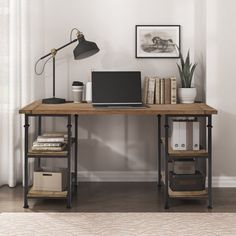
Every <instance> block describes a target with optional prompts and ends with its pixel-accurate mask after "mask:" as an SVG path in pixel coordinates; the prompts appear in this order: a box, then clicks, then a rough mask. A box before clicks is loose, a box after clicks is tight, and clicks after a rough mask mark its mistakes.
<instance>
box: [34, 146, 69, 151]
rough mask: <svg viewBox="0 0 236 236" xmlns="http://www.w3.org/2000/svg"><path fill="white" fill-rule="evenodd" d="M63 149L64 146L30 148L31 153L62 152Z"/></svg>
mask: <svg viewBox="0 0 236 236" xmlns="http://www.w3.org/2000/svg"><path fill="white" fill-rule="evenodd" d="M64 149H65V145H64V146H62V147H35V146H33V147H32V150H33V151H63V150H64Z"/></svg>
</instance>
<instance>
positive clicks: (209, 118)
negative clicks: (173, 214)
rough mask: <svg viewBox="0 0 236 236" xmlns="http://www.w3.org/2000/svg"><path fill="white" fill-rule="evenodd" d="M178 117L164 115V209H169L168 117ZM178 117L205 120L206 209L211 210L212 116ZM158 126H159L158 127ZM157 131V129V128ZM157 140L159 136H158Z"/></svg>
mask: <svg viewBox="0 0 236 236" xmlns="http://www.w3.org/2000/svg"><path fill="white" fill-rule="evenodd" d="M178 116H179V115H165V156H164V158H165V160H164V163H165V185H164V202H165V209H169V199H170V197H169V194H168V188H169V186H168V185H169V184H168V179H169V173H168V160H169V159H170V158H169V154H168V132H169V117H178ZM180 116H191V117H204V118H205V119H207V122H208V123H207V131H208V132H207V144H208V156H207V159H208V166H207V167H208V171H207V172H208V208H209V209H212V207H213V204H212V128H213V126H212V115H180ZM158 126H159V125H158ZM158 129H159V128H158ZM158 138H159V135H158Z"/></svg>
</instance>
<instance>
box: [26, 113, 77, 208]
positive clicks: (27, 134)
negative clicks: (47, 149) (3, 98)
mask: <svg viewBox="0 0 236 236" xmlns="http://www.w3.org/2000/svg"><path fill="white" fill-rule="evenodd" d="M30 116H32V117H38V135H40V134H41V132H42V124H41V121H42V120H41V118H42V117H43V116H45V117H67V133H68V155H67V165H68V172H67V175H68V176H67V177H68V178H67V185H68V192H67V208H71V200H72V185H71V146H72V141H71V139H72V133H71V127H72V124H71V115H64V114H62V115H60V114H59V115H50V114H42V115H41V114H40V115H36V114H30V115H28V114H25V121H24V132H25V139H24V141H25V143H24V151H25V153H24V185H25V186H24V208H29V205H28V196H27V195H28V192H29V182H28V159H29V158H34V157H31V156H28V150H29V126H30V125H29V117H30ZM76 123H77V121H76ZM75 139H76V140H77V139H78V132H77V131H76V138H75ZM77 143H78V142H77ZM76 149H77V147H76ZM35 158H37V159H38V160H40V157H35ZM54 158H55V157H54ZM75 160H76V162H77V156H76V154H75ZM38 165H39V166H40V161H39V162H38Z"/></svg>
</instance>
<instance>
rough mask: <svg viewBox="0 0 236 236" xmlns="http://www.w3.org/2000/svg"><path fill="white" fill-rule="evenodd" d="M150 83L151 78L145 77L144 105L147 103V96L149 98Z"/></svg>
mask: <svg viewBox="0 0 236 236" xmlns="http://www.w3.org/2000/svg"><path fill="white" fill-rule="evenodd" d="M148 83H149V78H148V77H145V79H144V86H143V103H144V104H146V103H147V96H148Z"/></svg>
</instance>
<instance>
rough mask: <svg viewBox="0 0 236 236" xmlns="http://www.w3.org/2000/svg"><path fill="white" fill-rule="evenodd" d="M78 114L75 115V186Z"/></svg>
mask: <svg viewBox="0 0 236 236" xmlns="http://www.w3.org/2000/svg"><path fill="white" fill-rule="evenodd" d="M77 155H78V115H75V186H77V183H78V179H77V172H78V166H77V165H78V156H77Z"/></svg>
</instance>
